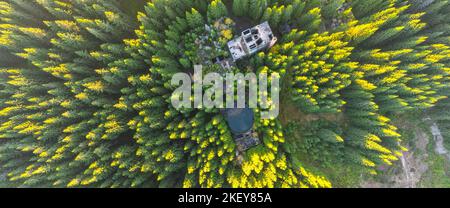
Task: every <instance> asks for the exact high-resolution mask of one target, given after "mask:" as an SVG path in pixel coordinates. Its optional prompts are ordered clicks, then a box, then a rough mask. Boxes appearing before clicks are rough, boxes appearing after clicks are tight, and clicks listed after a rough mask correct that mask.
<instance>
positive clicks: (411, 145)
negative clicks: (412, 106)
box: [361, 116, 450, 188]
mask: <svg viewBox="0 0 450 208" xmlns="http://www.w3.org/2000/svg"><path fill="white" fill-rule="evenodd" d="M397 120H398V121H395V123H396V124H397V125H398V127H399V129H402V131H403V135H405V141H404V142H405V143H406V147H407V148H408V149H409V151H408V152H404V153H403V157H402V158H401V160H400V161H398V162H397V163H396V164H394V166H392V167H391V168H388V169H387V170H386V171H385V172H384V173H383V174H380V175H379V176H376V177H373V178H367V179H363V180H362V182H361V187H364V188H431V187H433V188H434V187H436V188H438V187H450V158H449V155H448V151H447V150H446V149H445V147H443V145H442V141H440V140H439V139H435V138H436V136H433V135H436V130H435V129H436V124H434V123H433V122H430V119H429V118H428V119H427V117H426V116H425V119H420V118H407V117H402V118H399V119H397ZM441 138H442V137H441Z"/></svg>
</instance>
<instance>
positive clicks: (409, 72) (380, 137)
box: [0, 0, 450, 188]
mask: <svg viewBox="0 0 450 208" xmlns="http://www.w3.org/2000/svg"><path fill="white" fill-rule="evenodd" d="M265 21H268V22H269V24H270V26H271V27H272V30H273V31H274V33H275V35H276V36H277V37H278V42H277V43H276V44H275V45H274V46H273V47H272V48H270V49H268V50H264V51H261V52H258V53H257V54H255V55H253V56H250V57H248V58H246V59H245V60H240V61H238V62H237V63H236V66H234V67H233V70H234V71H237V72H246V71H251V72H255V73H257V74H260V73H271V72H277V73H279V74H280V76H281V85H280V86H281V106H280V108H281V109H280V111H281V113H280V116H279V117H278V118H274V119H261V117H260V112H261V111H262V110H263V109H260V108H256V109H253V111H254V112H255V115H256V120H255V124H254V125H255V127H254V129H255V130H256V132H257V133H258V135H259V138H260V140H261V144H260V145H258V146H256V147H254V148H251V149H249V150H248V151H246V152H245V154H244V155H243V160H242V161H241V162H236V161H237V155H236V148H237V147H236V144H235V141H234V139H233V136H232V133H231V132H230V129H229V127H228V125H227V123H226V120H225V118H224V117H223V115H222V114H221V113H220V109H206V108H205V109H202V108H201V109H175V108H174V107H173V106H172V105H171V102H170V98H171V96H172V93H173V91H174V90H175V89H176V86H173V85H171V79H172V76H173V75H174V74H176V73H179V72H186V73H190V72H192V70H193V67H194V65H197V64H203V65H204V67H205V71H220V69H219V68H218V67H217V66H215V65H214V64H209V65H208V63H209V62H208V61H209V60H210V59H211V58H212V57H213V56H229V54H228V49H227V47H226V45H227V42H228V41H230V40H232V39H233V38H235V37H237V36H239V34H240V33H241V32H242V30H241V28H248V27H251V26H253V25H257V24H260V23H262V22H265ZM449 61H450V4H449V1H448V0H136V1H121V0H0V101H1V102H0V187H186V188H191V187H205V188H207V187H208V188H210V187H215V188H217V187H235V188H238V187H240V188H248V187H270V188H272V187H285V188H303V187H313V188H326V187H339V186H354V184H353V185H350V184H349V183H346V182H342V180H339V179H336V178H337V177H338V178H339V177H346V178H349V177H353V178H351V179H350V180H358V178H359V177H361V176H362V175H363V176H367V177H372V176H373V175H377V174H380V173H381V172H382V170H381V169H382V168H380V167H391V166H396V165H399V159H400V157H401V156H402V154H403V152H407V151H408V148H407V147H406V143H407V142H406V141H405V139H404V136H405V135H404V134H402V132H405V129H402V128H401V126H397V125H396V122H394V121H393V120H397V118H399V117H401V116H403V115H412V114H419V113H423V114H426V115H427V116H429V117H430V118H431V119H432V120H433V121H435V122H436V123H437V125H438V126H439V128H440V130H441V132H442V134H443V136H444V139H445V145H446V147H450V121H449V120H450V107H449V106H450V99H449V98H448V96H449V95H450V90H449V88H450V82H449V81H450V65H449ZM205 63H206V64H205ZM406 131H407V129H406ZM339 175H340V176H339ZM356 186H357V185H356Z"/></svg>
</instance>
